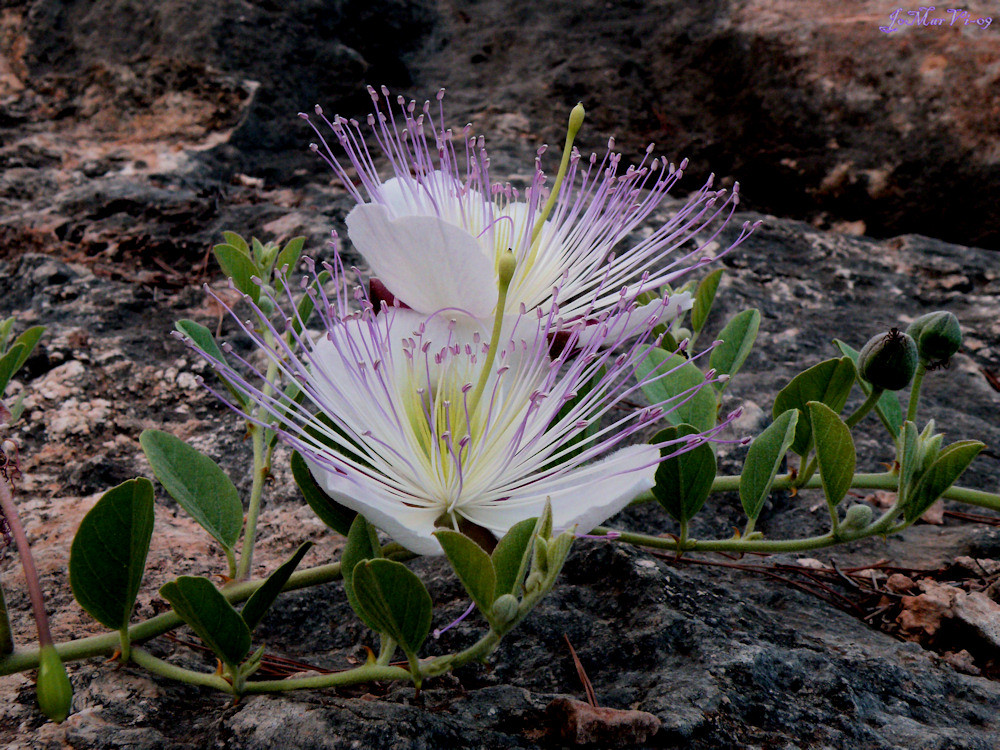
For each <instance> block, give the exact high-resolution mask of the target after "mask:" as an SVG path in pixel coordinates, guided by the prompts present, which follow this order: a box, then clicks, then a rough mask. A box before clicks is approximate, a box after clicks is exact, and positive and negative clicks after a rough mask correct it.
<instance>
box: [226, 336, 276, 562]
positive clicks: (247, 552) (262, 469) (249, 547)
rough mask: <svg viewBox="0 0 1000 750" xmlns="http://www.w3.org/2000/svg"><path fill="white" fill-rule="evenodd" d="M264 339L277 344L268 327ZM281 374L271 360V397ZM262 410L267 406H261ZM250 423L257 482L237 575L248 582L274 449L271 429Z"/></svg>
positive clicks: (267, 377)
mask: <svg viewBox="0 0 1000 750" xmlns="http://www.w3.org/2000/svg"><path fill="white" fill-rule="evenodd" d="M264 340H265V342H266V343H267V346H268V347H271V346H273V344H274V336H273V334H271V332H270V330H269V329H268V328H267V327H265V328H264ZM277 374H278V365H277V363H276V362H274V361H273V360H272V361H270V362H268V365H267V374H266V375H265V376H264V387H263V394H264V397H265V398H267V397H268V396H269V395H270V394H271V390H272V388H271V383H272V382H274V378H275V377H276V376H277ZM257 408H258V411H261V410H262V409H263V407H257ZM248 424H249V430H250V437H251V439H252V441H253V483H252V485H251V487H250V502H249V503H248V505H247V522H246V528H245V529H244V532H243V550H242V552H241V553H240V564H239V567H238V568H237V569H236V575H235V576H234V577H235V579H236V580H237V581H245V580H247V579H248V578H249V577H250V567H251V565H253V548H254V544H255V543H256V541H257V518H258V516H259V515H260V504H261V500H262V499H263V497H264V481H265V480H266V479H267V475H268V472H269V471H270V469H271V449H270V447H269V446H265V445H264V441H265V440H266V439H267V431H266V430H265V429H264V428H263V427H261V426H260V425H257V424H251V423H248Z"/></svg>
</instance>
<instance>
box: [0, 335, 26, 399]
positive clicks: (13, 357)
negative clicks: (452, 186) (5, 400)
mask: <svg viewBox="0 0 1000 750" xmlns="http://www.w3.org/2000/svg"><path fill="white" fill-rule="evenodd" d="M23 353H24V344H16V343H15V344H13V345H12V346H11V347H10V349H8V350H7V353H6V354H4V355H3V356H2V357H0V396H2V395H3V392H4V391H5V390H7V384H8V383H9V382H10V379H11V378H12V377H13V376H14V373H15V372H16V371H17V366H18V365H17V363H18V362H20V361H21V355H22V354H23Z"/></svg>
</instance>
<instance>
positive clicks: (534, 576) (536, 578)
mask: <svg viewBox="0 0 1000 750" xmlns="http://www.w3.org/2000/svg"><path fill="white" fill-rule="evenodd" d="M542 580H544V576H543V575H542V574H541V573H539V572H538V571H537V570H535V571H533V572H532V573H531V574H530V575H529V576H528V580H526V581H525V582H524V590H525V591H527V592H531V591H534V590H535V589H537V588H538V587H539V586H541V585H542Z"/></svg>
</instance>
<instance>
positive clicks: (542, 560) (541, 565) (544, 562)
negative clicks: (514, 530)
mask: <svg viewBox="0 0 1000 750" xmlns="http://www.w3.org/2000/svg"><path fill="white" fill-rule="evenodd" d="M532 567H533V568H534V569H535V570H537V571H538V572H540V573H548V572H549V544H548V542H546V541H545V540H544V539H542V538H541V537H540V536H536V537H535V564H534V565H533V566H532Z"/></svg>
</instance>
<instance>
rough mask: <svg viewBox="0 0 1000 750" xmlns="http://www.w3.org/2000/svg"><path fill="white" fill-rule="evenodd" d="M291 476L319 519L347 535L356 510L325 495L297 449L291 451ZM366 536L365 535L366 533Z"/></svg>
mask: <svg viewBox="0 0 1000 750" xmlns="http://www.w3.org/2000/svg"><path fill="white" fill-rule="evenodd" d="M291 463H292V478H293V479H294V480H295V484H297V485H298V487H299V490H300V491H301V492H302V496H303V497H304V498H305V499H306V502H307V503H309V507H310V508H312V510H313V513H315V514H316V515H317V516H318V517H319V520H320V521H322V522H323V523H325V524H326V525H327V526H329V527H330V528H331V529H333V530H334V531H336V532H337V533H338V534H342V535H343V536H347V534H348V533H349V532H350V530H351V524H352V523H353V522H354V519H355V517H356V516H357V515H358V513H357V511H354V510H351V509H350V508H347V507H345V506H343V505H341V504H340V503H338V502H337V501H336V500H334V499H333V498H331V497H330V496H329V495H327V494H326V493H325V492H324V491H323V488H322V487H320V486H319V485H318V484H317V483H316V479H315V478H314V477H313V475H312V472H311V471H309V467H308V466H307V465H306V461H305V459H304V458H302V455H301V454H300V453H299V452H298V451H293V452H292V462H291ZM366 536H367V535H366Z"/></svg>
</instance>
